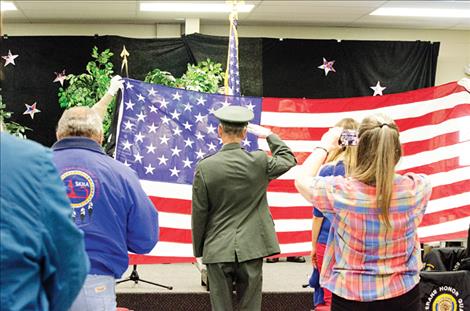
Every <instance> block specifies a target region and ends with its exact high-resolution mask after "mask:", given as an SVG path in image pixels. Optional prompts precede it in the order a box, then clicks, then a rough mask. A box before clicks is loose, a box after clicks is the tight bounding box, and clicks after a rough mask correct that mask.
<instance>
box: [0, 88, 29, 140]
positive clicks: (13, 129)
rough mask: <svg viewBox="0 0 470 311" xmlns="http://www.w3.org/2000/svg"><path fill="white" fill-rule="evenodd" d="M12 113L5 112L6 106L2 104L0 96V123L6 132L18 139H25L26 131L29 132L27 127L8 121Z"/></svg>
mask: <svg viewBox="0 0 470 311" xmlns="http://www.w3.org/2000/svg"><path fill="white" fill-rule="evenodd" d="M12 114H13V112H9V111H6V105H5V104H4V103H3V100H2V96H1V95H0V123H3V125H4V126H5V129H6V130H7V132H9V133H10V134H12V135H15V136H17V137H20V138H26V134H25V132H26V131H31V129H30V128H29V127H26V126H23V125H21V124H19V123H16V122H13V121H8V119H10V118H11V115H12Z"/></svg>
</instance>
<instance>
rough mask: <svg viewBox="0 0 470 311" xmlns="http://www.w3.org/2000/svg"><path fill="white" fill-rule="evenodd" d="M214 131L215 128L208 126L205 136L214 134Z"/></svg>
mask: <svg viewBox="0 0 470 311" xmlns="http://www.w3.org/2000/svg"><path fill="white" fill-rule="evenodd" d="M216 129H217V128H216V127H214V126H213V125H212V124H209V126H208V127H207V134H209V133H212V134H215V130H216Z"/></svg>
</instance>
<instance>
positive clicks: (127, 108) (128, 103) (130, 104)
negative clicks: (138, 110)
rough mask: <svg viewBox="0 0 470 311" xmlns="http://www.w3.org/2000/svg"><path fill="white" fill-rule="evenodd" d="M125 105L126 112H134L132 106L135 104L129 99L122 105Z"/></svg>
mask: <svg viewBox="0 0 470 311" xmlns="http://www.w3.org/2000/svg"><path fill="white" fill-rule="evenodd" d="M124 104H126V110H129V109H130V110H134V106H135V104H134V103H133V102H132V101H131V100H130V99H129V101H128V102H127V103H124Z"/></svg>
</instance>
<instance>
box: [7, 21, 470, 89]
mask: <svg viewBox="0 0 470 311" xmlns="http://www.w3.org/2000/svg"><path fill="white" fill-rule="evenodd" d="M181 29H182V27H181V25H180V24H153V25H150V24H145V25H139V24H15V23H11V24H5V25H4V27H3V29H2V31H3V33H6V34H8V35H11V36H28V35H94V34H99V35H120V36H124V37H133V38H155V37H157V38H171V37H179V36H180V35H181ZM200 30H201V31H200V32H201V33H203V34H208V35H218V36H227V35H228V25H207V24H203V23H202V24H201V26H200ZM239 35H240V36H241V37H271V38H302V39H340V40H341V39H343V40H405V41H413V40H421V41H438V42H440V43H441V45H440V51H439V58H438V65H437V75H436V85H439V84H444V83H447V82H451V81H456V80H459V79H460V78H462V77H463V76H464V73H463V67H464V66H465V64H469V63H470V31H458V30H454V31H448V30H426V29H380V28H339V27H336V28H335V27H307V26H305V27H302V26H239Z"/></svg>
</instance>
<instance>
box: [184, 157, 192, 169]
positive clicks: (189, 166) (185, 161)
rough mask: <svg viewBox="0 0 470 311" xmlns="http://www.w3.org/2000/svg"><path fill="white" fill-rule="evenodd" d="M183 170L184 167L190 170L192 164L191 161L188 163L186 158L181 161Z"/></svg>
mask: <svg viewBox="0 0 470 311" xmlns="http://www.w3.org/2000/svg"><path fill="white" fill-rule="evenodd" d="M183 163H184V165H183V168H184V167H187V168H191V164H192V163H193V161H190V160H189V158H188V157H186V160H183Z"/></svg>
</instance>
